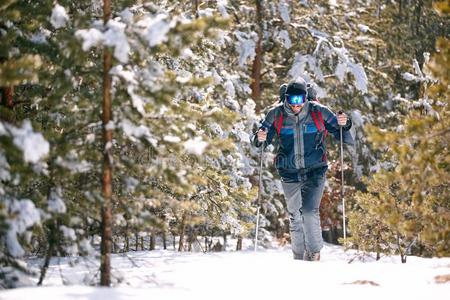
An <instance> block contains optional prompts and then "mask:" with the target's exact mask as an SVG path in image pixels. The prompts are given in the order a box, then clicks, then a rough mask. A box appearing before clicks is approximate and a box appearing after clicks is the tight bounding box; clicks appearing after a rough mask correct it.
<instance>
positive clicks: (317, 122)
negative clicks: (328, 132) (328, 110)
mask: <svg viewBox="0 0 450 300" xmlns="http://www.w3.org/2000/svg"><path fill="white" fill-rule="evenodd" d="M311 117H312V118H313V121H314V124H316V128H317V130H318V131H319V132H321V131H322V130H321V129H322V128H321V127H320V124H319V121H318V120H317V116H316V112H315V111H311ZM322 121H323V120H322Z"/></svg>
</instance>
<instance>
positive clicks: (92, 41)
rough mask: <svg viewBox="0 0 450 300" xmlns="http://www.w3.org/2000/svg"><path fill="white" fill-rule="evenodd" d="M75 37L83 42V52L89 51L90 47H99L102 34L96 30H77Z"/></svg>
mask: <svg viewBox="0 0 450 300" xmlns="http://www.w3.org/2000/svg"><path fill="white" fill-rule="evenodd" d="M75 37H76V38H78V39H80V40H83V44H82V45H81V48H82V49H83V51H89V49H91V48H92V47H94V46H97V45H101V44H102V41H103V33H102V32H101V31H99V30H98V29H96V28H89V29H80V30H77V31H76V32H75Z"/></svg>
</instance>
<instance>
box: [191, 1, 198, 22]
mask: <svg viewBox="0 0 450 300" xmlns="http://www.w3.org/2000/svg"><path fill="white" fill-rule="evenodd" d="M192 8H193V10H194V15H195V18H196V19H198V0H193V3H192Z"/></svg>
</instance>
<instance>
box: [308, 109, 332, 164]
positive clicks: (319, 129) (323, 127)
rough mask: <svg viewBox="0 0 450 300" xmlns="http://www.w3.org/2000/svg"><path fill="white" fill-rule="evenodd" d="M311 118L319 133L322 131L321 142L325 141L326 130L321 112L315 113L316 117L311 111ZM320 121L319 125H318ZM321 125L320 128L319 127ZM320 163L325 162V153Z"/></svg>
mask: <svg viewBox="0 0 450 300" xmlns="http://www.w3.org/2000/svg"><path fill="white" fill-rule="evenodd" d="M311 117H312V118H313V121H314V123H315V124H316V128H317V130H318V131H319V132H321V131H324V135H323V136H322V142H323V141H324V140H325V137H326V136H327V133H328V130H327V129H326V128H325V123H324V122H323V118H322V112H321V111H320V110H318V111H317V116H316V112H315V111H311ZM319 121H320V123H319ZM320 124H322V126H320ZM322 161H327V153H326V152H325V153H324V154H323V156H322Z"/></svg>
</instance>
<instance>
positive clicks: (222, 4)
mask: <svg viewBox="0 0 450 300" xmlns="http://www.w3.org/2000/svg"><path fill="white" fill-rule="evenodd" d="M227 5H228V0H217V9H218V10H219V12H220V14H221V15H222V17H224V18H228V17H229V16H230V15H229V14H228V12H227Z"/></svg>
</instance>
